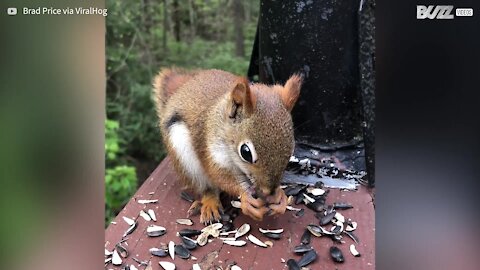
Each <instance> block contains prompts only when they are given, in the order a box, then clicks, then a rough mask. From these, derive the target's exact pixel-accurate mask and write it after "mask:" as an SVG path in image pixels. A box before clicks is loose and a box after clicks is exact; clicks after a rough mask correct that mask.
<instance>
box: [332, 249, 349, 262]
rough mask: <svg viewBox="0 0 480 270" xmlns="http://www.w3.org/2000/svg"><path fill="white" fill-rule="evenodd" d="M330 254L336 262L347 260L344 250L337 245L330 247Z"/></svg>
mask: <svg viewBox="0 0 480 270" xmlns="http://www.w3.org/2000/svg"><path fill="white" fill-rule="evenodd" d="M330 256H331V257H332V260H333V261H335V262H339V263H343V262H344V261H345V258H344V257H343V253H342V251H341V250H340V249H339V248H338V247H336V246H333V247H331V248H330Z"/></svg>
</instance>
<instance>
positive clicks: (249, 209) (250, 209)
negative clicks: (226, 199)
mask: <svg viewBox="0 0 480 270" xmlns="http://www.w3.org/2000/svg"><path fill="white" fill-rule="evenodd" d="M240 202H241V204H240V208H241V209H242V213H243V214H244V215H247V216H250V217H251V218H253V219H254V220H258V221H260V220H262V219H263V216H264V215H265V213H267V212H268V211H269V209H268V208H267V207H265V204H264V202H263V201H262V200H261V199H254V198H253V197H252V196H250V194H248V193H246V192H245V193H243V194H242V195H241V196H240Z"/></svg>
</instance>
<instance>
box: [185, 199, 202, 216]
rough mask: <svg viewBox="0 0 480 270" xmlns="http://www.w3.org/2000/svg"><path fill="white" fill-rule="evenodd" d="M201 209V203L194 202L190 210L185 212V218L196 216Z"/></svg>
mask: <svg viewBox="0 0 480 270" xmlns="http://www.w3.org/2000/svg"><path fill="white" fill-rule="evenodd" d="M201 208H202V203H201V202H199V201H194V202H193V203H192V205H191V206H190V208H189V209H188V210H187V217H191V216H196V215H198V214H199V213H200V209H201Z"/></svg>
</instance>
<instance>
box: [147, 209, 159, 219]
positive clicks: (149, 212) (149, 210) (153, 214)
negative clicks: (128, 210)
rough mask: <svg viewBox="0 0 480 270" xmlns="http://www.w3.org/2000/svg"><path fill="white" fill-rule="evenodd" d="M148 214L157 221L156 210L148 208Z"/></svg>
mask: <svg viewBox="0 0 480 270" xmlns="http://www.w3.org/2000/svg"><path fill="white" fill-rule="evenodd" d="M147 213H148V215H149V216H150V217H151V218H152V220H153V221H157V217H156V216H155V212H153V210H152V209H148V211H147Z"/></svg>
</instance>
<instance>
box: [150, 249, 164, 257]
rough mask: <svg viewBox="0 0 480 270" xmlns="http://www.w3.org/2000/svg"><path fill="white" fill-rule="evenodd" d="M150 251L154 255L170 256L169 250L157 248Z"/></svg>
mask: <svg viewBox="0 0 480 270" xmlns="http://www.w3.org/2000/svg"><path fill="white" fill-rule="evenodd" d="M150 253H151V254H152V255H154V256H157V257H166V256H168V252H167V251H166V250H164V249H161V248H160V249H155V250H153V251H150Z"/></svg>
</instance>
